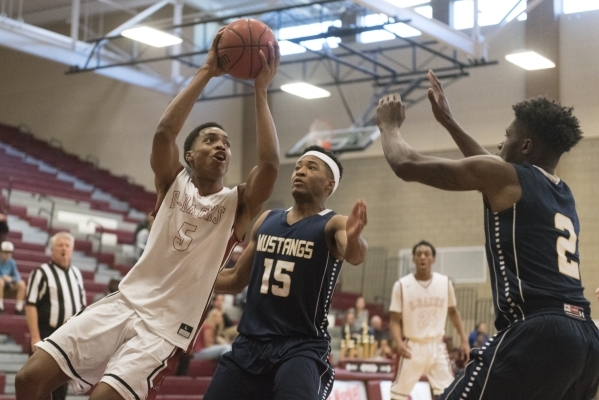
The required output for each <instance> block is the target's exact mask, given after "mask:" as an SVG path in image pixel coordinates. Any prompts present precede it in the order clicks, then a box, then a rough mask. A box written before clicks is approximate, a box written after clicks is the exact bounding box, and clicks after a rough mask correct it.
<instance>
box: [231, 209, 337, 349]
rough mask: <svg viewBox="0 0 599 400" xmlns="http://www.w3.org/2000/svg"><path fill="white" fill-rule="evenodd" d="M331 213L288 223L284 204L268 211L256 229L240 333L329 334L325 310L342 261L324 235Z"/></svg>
mask: <svg viewBox="0 0 599 400" xmlns="http://www.w3.org/2000/svg"><path fill="white" fill-rule="evenodd" d="M334 215H335V213H334V212H333V211H331V210H324V211H321V212H320V213H318V214H315V215H312V216H310V217H307V218H304V219H302V220H300V221H298V222H296V223H294V224H293V225H289V224H288V223H287V210H272V211H270V212H269V213H268V215H267V216H266V218H265V219H264V222H262V225H261V226H260V228H258V232H257V235H258V237H257V242H258V243H257V249H256V254H255V256H254V264H253V266H252V274H251V277H250V284H249V286H248V295H247V303H246V307H245V309H244V312H243V316H242V317H241V321H240V323H239V327H238V330H239V333H240V334H242V335H245V336H253V337H264V338H272V337H274V336H304V337H312V338H326V339H329V334H328V332H327V313H328V311H329V307H330V304H331V297H332V296H333V290H334V288H335V283H336V281H337V277H338V276H339V273H340V272H341V265H342V263H343V261H342V260H339V259H337V258H335V257H333V255H332V254H331V253H330V252H329V249H328V247H327V241H326V237H325V226H326V224H327V222H328V221H329V220H330V219H331V218H332V217H333V216H334Z"/></svg>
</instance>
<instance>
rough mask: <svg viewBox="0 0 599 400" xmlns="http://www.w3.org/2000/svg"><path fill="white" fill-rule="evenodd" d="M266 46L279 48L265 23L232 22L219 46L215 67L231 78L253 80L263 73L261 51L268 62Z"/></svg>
mask: <svg viewBox="0 0 599 400" xmlns="http://www.w3.org/2000/svg"><path fill="white" fill-rule="evenodd" d="M268 42H272V44H273V46H275V47H278V44H277V39H275V35H274V33H273V32H272V30H271V29H270V28H269V27H268V26H267V25H266V24H265V23H264V22H262V21H258V20H257V19H250V18H244V19H238V20H237V21H233V22H231V23H230V24H229V25H227V28H226V29H225V31H224V32H223V34H222V36H221V38H220V41H219V42H218V47H217V53H218V63H219V65H220V66H221V67H222V69H223V70H224V71H225V72H226V73H227V74H229V75H231V76H232V77H234V78H237V79H243V80H246V79H254V78H256V76H257V75H258V73H259V72H260V70H261V69H262V59H261V58H260V50H262V52H263V53H264V55H265V56H266V60H267V61H270V60H269V57H270V53H269V51H268Z"/></svg>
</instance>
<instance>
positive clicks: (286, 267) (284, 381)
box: [204, 146, 368, 400]
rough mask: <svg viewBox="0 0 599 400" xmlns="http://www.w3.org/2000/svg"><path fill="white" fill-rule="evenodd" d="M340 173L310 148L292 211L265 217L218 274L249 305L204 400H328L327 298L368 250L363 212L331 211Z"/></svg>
mask: <svg viewBox="0 0 599 400" xmlns="http://www.w3.org/2000/svg"><path fill="white" fill-rule="evenodd" d="M341 173H342V168H341V164H340V163H339V161H338V160H337V159H336V157H335V156H334V155H333V154H332V153H331V152H329V151H326V150H324V149H323V148H322V147H318V146H311V147H309V148H307V149H306V151H305V153H304V155H303V156H302V157H300V159H299V160H298V161H297V162H296V164H295V169H294V172H293V174H292V176H291V185H292V186H291V194H292V196H293V198H294V200H295V202H294V205H293V207H291V208H289V209H287V210H283V209H279V210H270V211H266V212H265V213H263V214H262V216H261V217H260V218H259V219H258V221H257V222H256V224H255V225H254V228H253V230H252V234H251V237H250V242H249V244H248V246H247V248H246V249H245V251H244V252H243V253H242V254H241V256H240V257H239V260H238V261H237V263H236V264H235V266H234V267H233V268H229V269H225V270H223V271H222V272H221V273H220V274H219V277H218V278H217V281H216V286H215V290H216V291H224V292H239V291H241V290H242V289H243V288H244V287H245V286H246V285H247V284H248V282H249V287H248V297H247V304H246V307H245V309H244V311H243V315H242V317H241V321H240V323H239V326H238V328H237V329H238V331H239V336H238V337H237V339H236V340H235V341H234V342H233V345H232V351H230V352H228V353H226V354H225V355H223V356H222V357H221V359H220V362H219V365H218V367H217V370H216V373H215V375H214V377H213V378H212V382H211V384H210V387H209V388H208V391H207V392H206V394H205V395H204V400H215V399H217V400H237V399H244V400H252V399H256V400H269V399H272V400H279V399H281V400H282V399H293V400H316V399H326V398H327V397H328V395H329V394H330V392H331V389H332V384H333V370H332V368H331V367H330V365H329V363H328V355H329V349H330V336H329V334H328V332H327V323H328V321H327V313H328V311H329V307H330V305H331V297H332V295H333V290H334V287H335V283H336V281H337V277H338V276H339V273H340V272H341V265H342V263H343V260H347V261H348V262H350V263H351V264H354V265H355V264H360V263H361V262H362V261H363V260H364V255H365V253H366V250H367V247H368V246H367V244H366V241H365V240H364V238H363V237H362V235H361V232H362V229H363V228H364V226H365V225H366V205H365V204H364V202H362V201H358V202H356V205H355V206H354V209H353V211H352V212H351V214H350V215H349V217H346V216H344V215H339V214H336V213H335V212H334V211H332V210H329V209H326V207H325V201H326V199H327V198H328V197H329V196H330V195H331V194H333V192H334V191H335V189H336V188H337V186H338V185H339V180H340V179H341ZM250 275H251V276H250ZM232 382H234V384H232Z"/></svg>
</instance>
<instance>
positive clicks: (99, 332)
mask: <svg viewBox="0 0 599 400" xmlns="http://www.w3.org/2000/svg"><path fill="white" fill-rule="evenodd" d="M35 346H36V347H37V349H38V351H39V349H41V350H44V351H45V352H47V353H48V354H50V355H51V356H52V357H53V358H54V360H56V362H57V363H58V365H59V366H60V368H61V369H62V371H63V372H64V373H65V374H66V375H68V376H69V377H70V378H71V380H70V381H69V385H70V386H71V388H72V389H73V391H74V392H75V393H76V394H82V393H85V392H87V391H88V390H89V389H90V388H91V386H92V385H94V384H96V383H98V382H104V383H106V384H108V385H110V386H111V387H112V388H114V389H115V390H116V391H117V392H118V393H119V394H120V395H121V396H122V397H123V398H124V399H127V400H139V399H146V398H147V399H152V398H153V396H155V394H156V393H157V390H158V388H159V386H160V383H161V382H162V379H163V378H164V376H165V374H166V373H167V372H169V371H170V370H171V369H172V368H174V366H175V364H176V362H177V360H178V358H179V356H180V354H181V353H182V350H181V349H179V348H177V347H175V346H174V345H172V344H171V343H169V342H168V341H166V340H165V339H163V338H161V337H159V336H157V335H155V334H154V333H152V332H151V331H149V329H148V327H147V325H146V324H145V323H144V322H143V321H142V320H141V318H140V317H139V316H138V315H137V313H136V312H135V311H134V310H133V309H132V308H131V306H130V305H129V303H128V302H127V301H126V300H125V299H124V298H123V297H122V295H121V294H120V292H116V293H114V294H111V295H108V296H107V297H105V298H104V299H102V300H100V301H98V302H97V303H95V304H92V305H91V306H90V307H88V308H87V309H85V310H84V311H83V312H81V313H80V314H78V315H77V316H75V317H72V318H70V319H69V320H68V321H67V322H66V323H65V324H64V325H63V326H62V327H60V328H59V329H58V330H57V331H56V332H54V333H53V334H52V335H51V336H49V337H48V338H46V339H44V340H43V341H41V342H39V343H37V344H36V345H35Z"/></svg>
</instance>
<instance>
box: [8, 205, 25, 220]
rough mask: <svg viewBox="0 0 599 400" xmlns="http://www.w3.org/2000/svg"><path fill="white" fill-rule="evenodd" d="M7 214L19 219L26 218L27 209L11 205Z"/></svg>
mask: <svg viewBox="0 0 599 400" xmlns="http://www.w3.org/2000/svg"><path fill="white" fill-rule="evenodd" d="M8 213H9V214H10V215H16V216H18V217H19V218H27V207H23V206H15V205H14V204H11V205H10V208H9V210H8Z"/></svg>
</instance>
